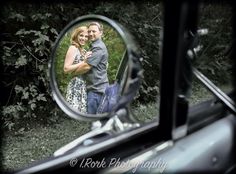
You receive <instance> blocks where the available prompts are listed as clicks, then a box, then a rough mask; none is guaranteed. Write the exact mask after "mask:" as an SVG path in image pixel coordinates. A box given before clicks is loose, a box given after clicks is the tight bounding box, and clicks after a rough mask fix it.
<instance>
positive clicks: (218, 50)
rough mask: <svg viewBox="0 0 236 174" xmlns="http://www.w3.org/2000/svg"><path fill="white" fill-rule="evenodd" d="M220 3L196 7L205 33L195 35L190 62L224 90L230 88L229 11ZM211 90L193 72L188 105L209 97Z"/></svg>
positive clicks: (211, 96) (230, 34) (227, 90)
mask: <svg viewBox="0 0 236 174" xmlns="http://www.w3.org/2000/svg"><path fill="white" fill-rule="evenodd" d="M231 10H232V9H231V7H230V6H227V5H223V4H214V5H213V4H202V5H201V6H200V8H199V21H198V23H199V24H198V27H199V29H207V30H208V32H207V34H203V35H201V36H200V37H199V44H198V46H199V51H198V52H197V57H196V58H195V60H193V65H194V67H195V68H197V70H199V71H200V72H201V73H202V74H203V75H205V76H206V77H207V78H208V79H209V80H210V81H211V82H212V83H214V84H215V85H216V86H217V87H218V88H220V89H221V90H222V91H224V92H225V93H229V92H230V91H231V90H232V84H231V83H230V82H231V75H232V66H231V65H232V60H231V59H230V54H231V52H232V40H231V38H232V25H231V22H232V12H231ZM213 97H214V96H213V94H212V93H211V92H210V91H209V90H207V88H206V87H205V86H204V85H203V84H202V83H201V82H200V81H199V80H198V79H197V78H196V77H195V76H194V77H193V83H192V95H191V98H190V105H194V104H197V103H200V102H202V101H204V100H208V99H211V98H213Z"/></svg>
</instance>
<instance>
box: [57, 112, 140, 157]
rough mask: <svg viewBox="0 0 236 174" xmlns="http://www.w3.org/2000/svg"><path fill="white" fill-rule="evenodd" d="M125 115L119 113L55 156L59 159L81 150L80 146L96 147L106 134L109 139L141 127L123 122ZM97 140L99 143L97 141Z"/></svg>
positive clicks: (59, 150)
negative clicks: (75, 149) (76, 149)
mask: <svg viewBox="0 0 236 174" xmlns="http://www.w3.org/2000/svg"><path fill="white" fill-rule="evenodd" d="M124 113H125V114H126V112H117V113H116V114H115V115H114V116H113V117H111V118H110V119H108V120H107V121H106V122H104V125H102V124H101V125H102V126H101V127H97V128H94V129H92V131H90V132H88V133H86V134H84V135H83V136H81V137H79V138H77V139H76V140H74V141H72V142H70V143H69V144H67V145H65V146H63V147H61V148H60V149H58V150H57V151H56V152H54V154H53V155H54V156H55V157H57V156H60V155H63V154H65V153H66V152H68V151H70V150H71V149H73V148H79V146H89V145H94V144H96V142H99V138H97V137H99V135H104V134H105V135H107V136H108V137H107V138H109V137H110V136H114V135H117V134H118V133H121V132H124V131H127V130H130V129H132V128H137V127H140V124H139V123H129V122H123V121H122V117H124ZM97 122H99V121H97ZM93 139H94V140H93ZM96 139H97V140H98V141H96Z"/></svg>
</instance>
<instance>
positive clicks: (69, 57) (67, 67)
mask: <svg viewBox="0 0 236 174" xmlns="http://www.w3.org/2000/svg"><path fill="white" fill-rule="evenodd" d="M77 51H78V49H77V48H76V47H75V46H70V47H69V49H68V50H67V53H66V57H65V62H64V73H66V74H67V73H72V72H74V71H75V70H76V69H77V68H78V66H79V65H78V64H73V62H74V60H75V56H76V54H77Z"/></svg>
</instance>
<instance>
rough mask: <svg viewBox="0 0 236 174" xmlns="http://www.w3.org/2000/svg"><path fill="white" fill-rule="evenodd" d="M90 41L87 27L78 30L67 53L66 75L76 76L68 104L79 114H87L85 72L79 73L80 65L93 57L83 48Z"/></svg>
mask: <svg viewBox="0 0 236 174" xmlns="http://www.w3.org/2000/svg"><path fill="white" fill-rule="evenodd" d="M87 41H88V29H87V27H86V26H81V27H78V28H76V29H75V30H74V31H73V33H72V35H71V45H70V47H69V49H68V51H67V53H66V57H65V62H64V73H71V74H75V77H73V78H72V79H71V80H70V82H69V84H68V86H67V91H66V100H67V102H68V103H69V104H70V105H71V106H72V107H73V108H75V109H77V110H78V111H79V112H82V113H86V112H87V91H86V82H85V80H84V79H83V76H82V75H80V74H83V73H84V72H83V71H79V67H80V64H81V63H82V62H83V61H86V59H87V58H88V57H89V56H90V55H91V52H86V51H85V49H83V47H84V46H85V44H86V42H87Z"/></svg>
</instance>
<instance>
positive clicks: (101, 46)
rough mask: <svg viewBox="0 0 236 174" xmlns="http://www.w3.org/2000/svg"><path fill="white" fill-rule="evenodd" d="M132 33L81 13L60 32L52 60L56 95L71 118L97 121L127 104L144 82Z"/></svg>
mask: <svg viewBox="0 0 236 174" xmlns="http://www.w3.org/2000/svg"><path fill="white" fill-rule="evenodd" d="M138 55H139V54H138V50H137V48H136V45H135V44H134V42H133V40H132V38H131V35H130V34H129V33H128V32H127V30H125V29H124V28H123V27H122V26H121V25H120V24H118V23H117V22H114V21H113V20H111V19H109V18H106V17H104V16H100V15H87V16H83V17H79V18H77V19H75V20H74V21H72V22H71V23H70V24H68V25H67V26H66V27H65V28H64V30H63V31H62V32H61V33H60V35H59V37H58V39H57V40H56V42H55V45H54V47H53V50H52V56H51V61H50V62H49V74H50V85H51V88H52V94H53V98H54V99H55V101H56V102H57V104H58V105H59V107H60V108H61V109H62V110H63V111H64V112H65V113H66V114H67V115H68V116H70V117H72V118H75V119H78V120H87V121H95V120H99V119H103V118H106V117H109V116H110V113H112V112H115V111H117V110H118V109H120V108H122V107H125V105H126V104H127V103H129V102H130V101H131V100H132V96H134V95H135V94H134V93H135V92H136V90H137V89H138V86H139V82H140V77H141V76H140V73H139V72H140V70H141V67H140V63H139V56H138Z"/></svg>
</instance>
